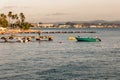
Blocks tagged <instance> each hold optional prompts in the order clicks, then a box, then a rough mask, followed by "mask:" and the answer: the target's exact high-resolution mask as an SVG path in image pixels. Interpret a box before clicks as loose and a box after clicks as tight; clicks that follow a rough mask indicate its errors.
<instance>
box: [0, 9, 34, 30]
mask: <svg viewBox="0 0 120 80" xmlns="http://www.w3.org/2000/svg"><path fill="white" fill-rule="evenodd" d="M0 26H2V27H6V28H10V29H16V28H20V29H29V28H30V27H32V25H31V24H30V23H28V22H25V15H24V14H23V13H20V14H13V13H12V12H11V11H9V12H8V14H7V15H5V14H4V13H2V14H0Z"/></svg>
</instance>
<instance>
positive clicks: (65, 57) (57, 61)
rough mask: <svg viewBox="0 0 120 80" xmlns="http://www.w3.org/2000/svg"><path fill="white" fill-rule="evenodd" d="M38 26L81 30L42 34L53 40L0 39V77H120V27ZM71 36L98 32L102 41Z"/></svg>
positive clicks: (80, 79)
mask: <svg viewBox="0 0 120 80" xmlns="http://www.w3.org/2000/svg"><path fill="white" fill-rule="evenodd" d="M35 29H37V30H42V31H81V33H54V34H53V33H50V34H45V33H44V34H41V35H43V36H46V35H47V36H53V37H54V39H53V41H31V42H26V43H18V42H7V43H4V42H0V80H120V28H82V29H74V28H70V29H55V28H54V29H52V28H51V29H41V28H35ZM82 31H83V32H86V33H82ZM90 31H94V32H95V33H89V32H90ZM87 32H88V33H87ZM19 35H34V36H37V35H38V34H34V33H29V34H19ZM1 36H3V35H1ZM70 36H74V37H76V36H80V37H96V36H97V37H99V38H100V39H101V42H77V41H75V40H69V37H70Z"/></svg>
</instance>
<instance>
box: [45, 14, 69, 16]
mask: <svg viewBox="0 0 120 80" xmlns="http://www.w3.org/2000/svg"><path fill="white" fill-rule="evenodd" d="M62 15H67V13H52V14H48V15H47V16H62Z"/></svg>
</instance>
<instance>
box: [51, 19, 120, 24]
mask: <svg viewBox="0 0 120 80" xmlns="http://www.w3.org/2000/svg"><path fill="white" fill-rule="evenodd" d="M69 22H71V23H79V24H81V23H90V24H98V23H113V24H120V21H106V20H94V21H69ZM65 23H67V22H54V23H53V24H65Z"/></svg>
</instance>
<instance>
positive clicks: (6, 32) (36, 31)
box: [0, 29, 41, 34]
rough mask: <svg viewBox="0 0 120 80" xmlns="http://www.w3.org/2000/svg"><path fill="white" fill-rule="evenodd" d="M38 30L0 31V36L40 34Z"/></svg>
mask: <svg viewBox="0 0 120 80" xmlns="http://www.w3.org/2000/svg"><path fill="white" fill-rule="evenodd" d="M40 32H41V31H40V30H32V29H29V30H20V29H6V30H2V31H0V34H19V33H40Z"/></svg>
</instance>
